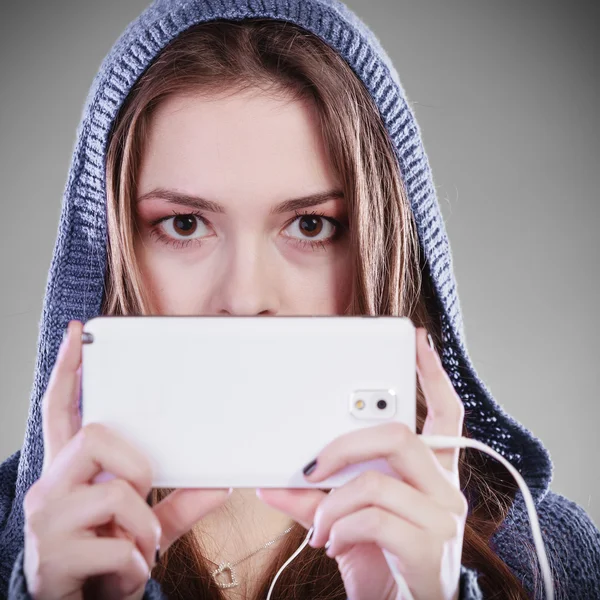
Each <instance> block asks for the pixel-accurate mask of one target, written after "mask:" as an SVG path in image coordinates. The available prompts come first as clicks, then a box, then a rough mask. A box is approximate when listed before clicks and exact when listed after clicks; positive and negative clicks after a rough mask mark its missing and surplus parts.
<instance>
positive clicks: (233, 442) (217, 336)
mask: <svg viewBox="0 0 600 600" xmlns="http://www.w3.org/2000/svg"><path fill="white" fill-rule="evenodd" d="M83 331H84V333H83V342H84V344H83V356H82V389H81V391H82V397H81V403H82V425H84V426H85V425H87V424H88V423H92V422H98V423H102V424H104V425H106V426H109V427H111V428H113V429H114V430H116V431H117V432H118V433H120V434H121V435H122V436H124V437H125V438H126V439H127V440H128V441H130V442H132V443H133V444H135V445H136V446H137V447H138V448H139V449H140V450H141V451H142V452H144V453H145V454H146V455H147V456H148V458H149V460H150V462H151V464H152V469H153V483H152V485H153V487H171V488H179V487H201V488H229V487H234V488H243V487H251V488H256V487H276V488H281V487H284V488H321V489H326V488H334V487H339V486H341V485H343V484H344V483H346V482H347V481H348V480H350V479H352V478H354V477H355V476H356V475H358V474H360V473H361V472H363V471H365V470H367V469H376V470H379V471H382V472H384V473H387V474H389V475H392V476H394V475H396V474H395V473H394V471H392V469H391V468H390V467H389V464H388V462H387V460H386V459H385V458H376V459H374V460H368V461H364V462H360V463H355V464H351V465H349V466H347V467H344V468H343V469H341V470H339V471H337V472H336V473H335V474H333V475H331V476H330V477H328V478H327V479H325V480H323V481H319V482H317V483H310V482H307V481H306V479H305V477H304V474H303V468H304V467H305V465H306V464H307V463H309V462H311V461H312V460H313V459H314V458H316V457H317V455H318V453H319V452H320V451H321V450H322V449H323V448H324V447H325V446H326V445H327V444H328V443H329V442H331V441H333V440H334V439H335V438H337V437H338V436H340V435H342V434H345V433H347V432H351V431H353V430H355V429H359V428H362V427H373V426H377V425H379V424H382V423H386V422H389V421H400V422H402V423H405V424H406V425H408V426H409V427H410V429H411V431H413V432H414V431H415V430H416V398H415V392H416V350H415V327H414V325H413V324H412V322H411V320H410V319H408V318H406V317H392V316H380V317H363V316H281V317H270V318H269V317H255V316H132V317H130V316H100V317H95V318H93V319H90V320H89V321H88V322H87V323H86V324H85V326H84V330H83ZM396 476H397V475H396Z"/></svg>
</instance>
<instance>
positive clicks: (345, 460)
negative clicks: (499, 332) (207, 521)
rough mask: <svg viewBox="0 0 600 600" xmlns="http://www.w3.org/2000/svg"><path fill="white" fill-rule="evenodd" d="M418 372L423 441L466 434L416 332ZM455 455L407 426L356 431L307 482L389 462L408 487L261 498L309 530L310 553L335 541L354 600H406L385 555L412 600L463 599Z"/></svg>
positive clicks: (353, 485)
mask: <svg viewBox="0 0 600 600" xmlns="http://www.w3.org/2000/svg"><path fill="white" fill-rule="evenodd" d="M416 333H417V335H416V337H417V341H416V345H417V373H418V375H419V380H420V382H421V386H422V389H423V392H424V394H425V397H426V400H427V407H428V411H427V419H426V421H425V424H424V428H423V434H426V435H449V436H460V435H462V426H463V418H464V406H463V404H462V401H461V399H460V398H459V396H458V395H457V394H456V392H455V391H454V388H453V386H452V383H451V381H450V379H449V377H448V375H447V374H446V372H445V370H444V368H443V366H442V364H441V361H440V358H439V357H438V355H437V353H436V352H434V351H433V350H431V349H430V346H429V344H428V341H427V332H426V330H425V329H423V328H418V329H417V332H416ZM458 455H459V449H458V448H450V449H444V450H433V449H431V448H430V447H429V446H427V445H426V444H425V443H424V442H423V441H421V439H420V438H419V436H418V435H416V434H415V433H413V432H411V431H410V429H409V428H408V427H406V426H405V425H403V424H401V423H387V424H383V425H377V426H373V427H367V428H363V429H360V430H357V431H352V432H350V433H347V434H345V435H343V436H340V437H339V438H337V439H336V440H334V441H333V442H332V443H330V444H328V445H327V446H326V447H325V448H324V449H323V450H322V452H321V453H320V454H319V456H318V459H317V466H316V468H315V469H314V471H313V472H312V473H311V474H310V475H309V476H307V479H308V480H309V481H312V482H318V481H321V480H323V479H325V478H327V477H329V476H330V475H332V474H334V473H335V472H336V471H338V470H340V469H341V468H343V467H345V466H347V465H349V464H352V463H357V462H362V461H366V460H372V459H375V458H386V459H387V461H388V463H389V464H390V466H391V467H392V468H393V469H394V470H395V471H397V472H398V474H399V475H400V477H401V478H402V481H400V480H399V479H396V478H395V477H391V476H389V475H384V474H382V473H380V472H378V471H373V470H371V471H366V472H364V473H362V474H361V475H359V476H357V477H356V478H355V479H353V480H351V481H349V482H347V483H346V484H345V485H343V486H340V487H339V488H337V489H335V490H333V492H332V493H330V494H326V493H325V492H323V491H321V490H316V489H286V490H276V489H261V490H257V494H258V496H259V497H260V498H261V499H262V500H263V501H264V502H265V503H267V504H269V505H270V506H272V507H274V508H276V509H278V510H281V511H282V512H284V513H286V514H288V515H289V516H290V517H291V518H293V519H294V520H295V521H297V522H298V523H300V524H301V525H302V526H303V527H305V528H307V529H309V528H310V527H311V525H313V523H314V531H313V535H312V538H311V541H310V545H311V546H313V547H315V548H318V547H321V546H323V545H325V544H326V542H327V541H329V544H330V545H329V546H328V550H327V554H328V556H331V557H335V559H336V561H337V563H338V567H339V570H340V573H341V575H342V579H343V581H344V585H345V589H346V593H347V595H348V598H349V600H372V599H373V598H380V599H385V600H403V599H402V594H401V592H400V591H399V590H398V587H397V585H396V582H395V580H394V578H393V576H392V574H391V571H390V568H389V566H388V564H387V562H386V560H385V557H384V555H383V553H382V549H383V548H384V549H386V550H387V551H388V552H389V553H391V554H392V555H393V557H394V562H395V564H396V566H397V568H398V570H399V571H400V573H401V574H402V576H403V577H404V579H405V581H406V584H407V585H408V588H409V589H410V591H411V594H412V595H413V597H414V599H415V600H456V599H457V598H458V592H459V578H460V565H461V555H462V545H463V536H464V526H465V521H466V518H467V510H468V505H467V501H466V498H465V497H464V495H463V493H462V492H461V490H460V482H459V475H458Z"/></svg>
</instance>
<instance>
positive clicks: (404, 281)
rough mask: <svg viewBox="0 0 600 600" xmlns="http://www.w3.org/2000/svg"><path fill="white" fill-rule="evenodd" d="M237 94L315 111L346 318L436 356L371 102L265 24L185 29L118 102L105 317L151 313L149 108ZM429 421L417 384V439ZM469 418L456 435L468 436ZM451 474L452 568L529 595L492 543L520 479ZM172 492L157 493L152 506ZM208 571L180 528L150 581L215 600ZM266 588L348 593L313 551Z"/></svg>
mask: <svg viewBox="0 0 600 600" xmlns="http://www.w3.org/2000/svg"><path fill="white" fill-rule="evenodd" d="M246 88H248V89H250V88H261V89H263V90H265V91H268V92H270V93H279V94H281V95H282V96H285V97H286V98H290V99H296V100H298V101H303V102H306V101H308V102H311V103H313V106H315V107H316V108H317V113H318V116H319V126H320V132H321V134H322V136H323V139H324V144H325V148H326V152H327V153H328V158H329V160H330V161H331V164H332V166H333V168H334V169H335V170H336V171H337V173H338V174H339V176H340V181H341V183H342V189H343V192H344V196H345V198H346V201H347V203H348V211H349V223H350V236H351V242H350V247H351V253H352V268H353V272H354V277H353V291H352V300H351V304H350V306H349V310H348V313H349V314H356V315H362V314H371V315H400V316H407V317H410V318H411V319H412V321H413V323H414V324H415V326H417V327H425V328H426V329H427V330H428V331H429V332H430V333H431V335H432V337H433V339H434V342H435V345H436V348H437V350H438V352H440V353H441V351H442V343H443V340H442V323H441V318H440V313H439V308H438V304H437V302H436V298H435V295H434V290H433V288H432V286H431V283H430V278H429V266H428V264H427V262H426V261H424V259H423V254H422V250H421V247H420V244H419V240H418V236H417V233H416V226H415V222H414V218H413V214H412V211H411V209H410V205H409V203H408V200H407V197H406V193H405V190H404V187H403V182H402V180H401V177H400V173H399V171H398V163H397V159H396V157H395V154H394V150H393V147H392V144H391V140H390V137H389V135H388V133H387V131H386V129H385V126H384V124H383V122H382V119H381V117H380V115H379V112H378V109H377V106H376V105H375V103H374V102H373V100H372V98H371V96H370V95H369V93H368V91H367V90H366V88H365V87H364V85H363V84H362V82H361V81H360V79H359V78H358V77H356V76H355V74H354V73H353V71H352V70H351V69H350V67H349V66H348V64H347V63H346V62H345V61H344V60H343V59H342V58H341V57H340V56H339V55H338V54H337V53H336V52H335V51H334V50H333V49H332V48H330V47H329V46H328V45H327V44H325V43H324V42H323V41H322V40H321V39H320V38H318V36H316V35H313V34H312V33H311V32H309V31H306V30H305V29H303V28H301V27H298V26H296V25H295V24H293V23H289V22H285V21H276V20H272V19H247V20H244V21H230V20H224V19H221V20H216V21H212V22H208V23H201V24H197V25H195V26H193V27H191V28H189V29H187V30H186V31H185V32H183V33H181V34H180V35H179V36H178V37H177V38H175V39H174V40H172V41H171V43H170V44H168V45H167V47H166V48H164V49H163V50H162V51H161V53H160V54H159V56H158V57H157V58H156V59H155V60H154V61H153V63H152V64H151V65H150V66H149V67H148V69H147V70H146V71H145V73H144V74H143V75H142V76H141V78H140V79H139V80H138V81H137V83H136V84H135V87H134V89H133V90H132V91H131V92H130V94H129V95H128V97H127V99H126V102H125V103H124V105H123V106H122V107H121V110H120V112H119V115H118V118H117V119H116V121H115V123H114V126H113V129H112V131H111V138H110V141H109V149H108V156H107V199H108V206H107V211H108V232H109V242H108V267H107V273H106V289H105V296H104V300H103V304H102V309H101V311H102V314H107V315H108V314H111V315H128V314H129V315H144V314H154V313H153V309H152V306H151V302H150V300H149V297H148V296H147V291H146V290H145V289H144V287H143V285H142V280H141V276H140V271H139V268H138V266H137V264H136V260H135V254H134V240H135V235H136V227H135V218H134V214H133V213H134V209H133V201H132V200H133V199H134V198H135V194H136V175H137V173H138V168H139V165H140V160H141V157H142V155H143V150H144V143H145V139H146V134H147V131H148V128H149V126H150V121H151V117H152V114H153V111H154V109H156V107H157V106H158V105H159V104H160V103H161V102H162V101H163V100H164V99H165V98H166V97H168V96H170V95H172V94H186V93H194V94H198V93H205V94H206V95H214V94H220V93H226V92H231V93H235V92H236V91H241V90H243V89H246ZM417 383H418V382H417ZM426 415H427V406H426V402H425V398H424V395H423V392H422V390H421V387H420V385H417V424H416V425H417V432H418V433H421V431H422V428H423V424H424V422H425V417H426ZM465 417H468V411H466V413H465ZM466 420H467V418H465V425H464V426H463V433H462V435H463V436H466V437H468V436H469V434H468V431H467V428H466ZM484 464H485V465H486V466H485V469H484V468H483V467H482V465H484ZM459 470H460V481H461V488H462V490H463V493H464V494H465V496H466V497H467V500H468V501H469V515H468V517H467V521H466V527H465V535H464V541H463V556H462V564H464V565H465V566H467V567H471V568H475V569H476V570H477V571H478V572H479V573H480V577H479V583H480V586H481V587H482V590H483V591H484V595H485V597H486V598H503V599H510V600H517V599H526V598H528V596H527V594H526V591H525V589H524V588H523V587H522V585H521V583H520V582H519V580H518V579H517V577H515V576H514V575H513V573H512V572H511V571H510V569H509V568H508V566H507V565H506V564H505V563H504V562H503V561H502V560H501V559H500V558H499V557H498V556H497V555H496V554H495V553H494V551H493V550H492V549H491V547H490V538H491V537H492V535H493V534H494V533H495V531H496V530H497V529H498V527H499V526H500V524H501V523H502V522H503V521H504V519H505V517H506V515H507V513H508V510H509V508H510V506H511V504H512V502H513V500H514V496H515V491H516V489H517V487H516V484H515V483H514V481H513V480H512V478H511V476H510V474H509V473H508V471H507V470H506V469H505V467H504V466H503V465H501V463H497V462H496V461H493V463H492V464H491V465H490V464H489V463H484V462H483V461H482V460H481V458H480V456H479V454H478V453H477V452H474V451H469V452H468V453H466V452H465V450H464V449H463V450H461V451H460V455H459ZM171 491H172V490H170V489H164V488H161V489H155V490H153V492H152V504H155V503H157V502H159V501H160V500H161V499H162V498H164V497H165V496H166V495H168V494H169V493H170V492H171ZM306 534H307V531H306V530H305V529H304V528H303V527H301V526H300V525H299V524H296V525H295V526H294V529H293V530H292V531H291V532H290V533H289V534H288V535H287V536H286V537H285V538H284V539H283V542H282V543H280V544H279V549H278V552H277V554H276V556H274V557H273V562H272V564H271V566H270V568H269V569H268V572H266V573H264V579H263V580H262V583H261V585H260V586H259V588H258V595H257V596H256V597H257V598H261V599H262V598H265V597H266V594H267V592H268V589H269V586H270V583H271V581H272V580H273V578H274V576H275V574H276V573H277V571H278V570H279V568H280V567H281V566H282V564H283V563H284V562H285V560H287V558H288V557H289V556H290V555H291V554H292V553H293V552H294V551H295V550H296V549H297V548H298V546H299V545H300V544H301V543H302V541H303V540H304V538H305V536H306ZM211 570H212V568H211V566H210V565H209V564H208V562H207V561H206V559H205V558H204V557H203V554H202V548H201V546H200V544H199V541H198V539H197V537H196V536H195V534H194V533H193V532H188V533H187V534H185V535H183V536H182V537H181V538H180V539H179V540H178V541H176V542H175V543H174V544H173V545H172V546H171V547H170V548H169V549H168V551H167V552H166V553H165V554H164V556H163V557H162V558H161V561H160V563H159V565H158V566H157V567H155V569H154V571H153V577H154V578H156V579H157V580H158V581H159V582H160V583H161V586H162V589H163V590H164V592H165V593H166V594H167V595H168V597H169V598H182V599H183V598H199V599H200V598H205V599H214V600H217V599H220V600H222V599H224V598H225V596H224V595H223V593H222V592H221V591H220V589H219V588H218V587H217V586H216V585H215V583H214V582H213V581H212V578H211V576H210V571H211ZM275 589H276V592H277V596H278V597H280V598H281V597H285V598H290V599H292V598H298V599H300V598H303V599H306V598H320V599H329V600H334V599H338V598H339V599H341V600H345V598H346V594H345V592H344V586H343V582H342V579H341V576H340V574H339V571H338V569H337V564H336V562H335V560H332V559H330V558H329V557H327V556H326V555H325V553H324V551H323V550H322V549H314V548H312V547H310V546H307V547H306V548H305V549H304V550H303V551H302V552H301V553H300V555H299V556H298V557H296V559H295V560H294V561H292V563H291V564H290V565H289V566H288V567H287V568H286V569H285V570H284V571H283V573H282V575H281V577H280V578H279V579H278V581H277V584H276V588H275Z"/></svg>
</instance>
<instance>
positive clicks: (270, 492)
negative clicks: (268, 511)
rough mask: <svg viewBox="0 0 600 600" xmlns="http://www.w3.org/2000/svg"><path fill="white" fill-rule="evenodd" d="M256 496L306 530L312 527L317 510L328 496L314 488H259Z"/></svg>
mask: <svg viewBox="0 0 600 600" xmlns="http://www.w3.org/2000/svg"><path fill="white" fill-rule="evenodd" d="M256 495H257V496H258V497H259V498H260V499H261V500H262V501H263V502H264V503H265V504H268V505H269V506H271V507H272V508H275V509H277V510H279V511H281V512H283V513H285V514H286V515H288V516H289V517H290V518H292V519H293V520H294V521H296V523H300V525H302V527H304V528H305V529H310V528H311V527H312V525H313V522H314V518H315V513H316V511H317V508H318V506H319V504H320V503H321V502H322V501H323V498H325V497H326V496H327V494H326V493H325V492H322V491H321V490H317V489H314V488H312V489H297V488H288V489H282V488H259V489H257V490H256Z"/></svg>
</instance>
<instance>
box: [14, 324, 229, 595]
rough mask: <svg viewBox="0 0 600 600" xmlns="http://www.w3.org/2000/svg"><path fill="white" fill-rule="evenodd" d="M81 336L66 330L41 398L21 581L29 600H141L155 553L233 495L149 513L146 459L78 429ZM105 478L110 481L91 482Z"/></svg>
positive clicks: (185, 494)
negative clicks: (38, 470) (37, 463)
mask: <svg viewBox="0 0 600 600" xmlns="http://www.w3.org/2000/svg"><path fill="white" fill-rule="evenodd" d="M82 330H83V326H82V324H81V323H80V322H78V321H71V322H70V323H69V329H68V331H69V335H68V336H67V338H66V340H64V341H63V343H62V344H61V347H60V350H59V353H58V357H57V359H56V363H55V365H54V368H53V370H52V374H51V376H50V381H49V383H48V388H47V390H46V393H45V394H44V397H43V399H42V426H43V435H44V464H43V468H42V475H41V477H40V478H39V479H38V480H37V481H36V482H35V483H34V484H33V485H32V486H31V488H30V489H29V490H28V492H27V494H26V495H25V499H24V503H23V505H24V512H25V528H24V533H25V555H24V572H25V578H26V581H27V587H28V589H29V593H30V595H31V596H32V597H33V598H34V599H35V600H41V599H44V600H50V599H52V600H58V599H69V600H81V599H82V598H83V597H84V589H85V597H88V598H89V597H90V595H89V594H91V597H94V598H111V599H114V600H122V599H124V598H127V599H128V600H132V599H139V598H142V596H143V594H144V589H145V587H146V583H147V581H148V578H149V574H150V570H151V569H152V567H153V566H154V562H155V555H156V551H157V549H158V548H160V550H161V551H164V550H166V549H167V548H168V547H169V546H170V545H171V544H172V543H173V542H174V541H175V540H177V539H178V538H179V537H180V536H181V535H183V534H184V533H185V532H187V531H188V530H189V529H190V528H191V527H192V526H193V525H194V524H195V523H196V522H197V521H198V520H199V519H200V518H201V517H203V516H204V515H205V514H206V513H208V512H210V511H211V510H213V509H215V508H216V507H218V506H219V505H221V504H223V503H224V502H225V501H226V499H227V497H228V496H229V491H228V490H199V489H178V490H175V491H174V492H173V493H171V494H170V495H169V496H168V497H167V498H165V499H164V500H163V501H162V502H160V503H159V504H158V505H156V506H155V507H150V506H148V504H147V503H146V497H147V496H148V493H149V492H150V490H151V483H152V470H151V466H150V463H149V461H148V459H147V457H146V456H145V455H144V454H142V453H140V452H139V451H138V450H137V449H136V448H134V447H133V446H132V445H130V444H129V443H128V442H127V441H126V440H125V439H123V438H122V437H121V436H119V435H117V434H116V433H115V432H113V431H111V430H110V429H109V428H107V427H104V426H102V425H100V424H97V423H91V424H89V425H87V426H86V427H83V428H82V427H81V416H80V414H79V408H78V403H79V387H80V377H81V367H80V365H81V352H82V350H81V333H82ZM141 416H142V415H140V417H141ZM102 471H105V472H106V473H109V474H110V475H112V476H113V479H111V480H110V481H107V482H106V481H104V482H101V483H99V482H97V481H95V479H96V477H97V476H98V475H99V474H100V473H101V472H102ZM84 586H85V588H84ZM88 593H89V594H88Z"/></svg>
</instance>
